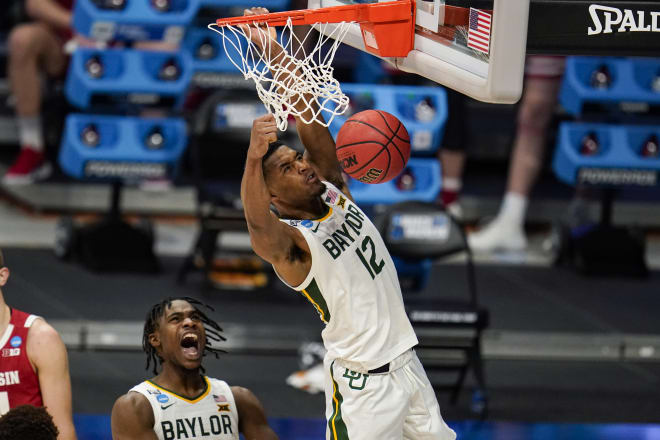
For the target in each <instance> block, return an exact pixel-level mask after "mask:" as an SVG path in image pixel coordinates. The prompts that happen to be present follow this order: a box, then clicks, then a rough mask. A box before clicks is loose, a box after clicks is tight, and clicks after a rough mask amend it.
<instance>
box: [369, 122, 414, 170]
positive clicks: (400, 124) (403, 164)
mask: <svg viewBox="0 0 660 440" xmlns="http://www.w3.org/2000/svg"><path fill="white" fill-rule="evenodd" d="M376 113H378V115H380V117H381V118H382V119H383V122H384V123H385V125H386V126H387V128H388V129H389V130H390V131H391V132H392V135H394V136H396V137H397V138H398V139H399V140H401V141H403V139H402V138H401V137H399V136H398V133H399V130H400V129H401V126H402V125H403V123H402V122H401V121H400V120H398V119H397V122H398V123H399V125H398V126H397V127H396V130H392V127H390V123H389V122H388V120H387V118H386V117H385V115H384V114H383V112H381V111H380V110H376ZM404 128H405V127H404ZM390 142H391V141H390ZM406 142H409V141H406ZM391 143H392V146H394V148H396V151H397V152H398V153H399V156H401V165H402V166H404V167H405V165H406V159H405V157H404V155H403V153H402V152H401V150H400V149H399V146H398V145H397V144H396V142H391ZM390 159H391V156H390ZM388 171H389V163H388ZM385 175H387V172H386V173H385Z"/></svg>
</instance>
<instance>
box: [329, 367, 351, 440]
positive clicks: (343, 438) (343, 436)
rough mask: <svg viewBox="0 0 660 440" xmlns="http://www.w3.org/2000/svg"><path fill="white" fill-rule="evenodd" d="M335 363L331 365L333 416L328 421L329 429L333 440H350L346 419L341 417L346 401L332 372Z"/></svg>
mask: <svg viewBox="0 0 660 440" xmlns="http://www.w3.org/2000/svg"><path fill="white" fill-rule="evenodd" d="M334 365H335V362H334V361H332V364H331V365H330V378H331V379H332V390H333V393H332V416H330V418H329V419H328V429H329V430H330V434H331V436H330V438H331V440H349V439H348V430H347V429H346V424H345V423H344V419H342V417H341V404H342V402H343V401H344V398H343V397H342V395H341V393H340V392H339V385H338V384H337V382H336V381H335V375H334V373H333V371H332V367H334Z"/></svg>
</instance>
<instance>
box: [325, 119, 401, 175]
mask: <svg viewBox="0 0 660 440" xmlns="http://www.w3.org/2000/svg"><path fill="white" fill-rule="evenodd" d="M409 158H410V136H408V130H406V127H404V126H403V123H401V121H399V120H398V119H397V118H396V116H394V115H391V114H389V113H387V112H384V111H382V110H365V111H362V112H360V113H356V114H354V115H353V116H351V117H350V118H349V119H348V121H346V122H345V123H344V125H343V126H342V127H341V129H340V130H339V134H337V159H339V163H340V164H341V167H342V169H343V170H344V172H345V173H346V174H348V175H349V176H351V177H352V178H354V179H357V180H359V181H360V182H363V183H383V182H387V181H388V180H392V179H393V178H395V177H396V176H397V175H398V174H399V173H400V172H401V171H402V170H403V168H404V167H405V166H406V163H407V162H408V159H409Z"/></svg>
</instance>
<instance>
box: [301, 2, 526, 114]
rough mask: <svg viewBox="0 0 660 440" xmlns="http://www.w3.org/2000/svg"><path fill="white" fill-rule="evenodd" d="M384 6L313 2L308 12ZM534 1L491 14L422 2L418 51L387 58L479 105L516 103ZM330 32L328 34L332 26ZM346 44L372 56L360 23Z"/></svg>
mask: <svg viewBox="0 0 660 440" xmlns="http://www.w3.org/2000/svg"><path fill="white" fill-rule="evenodd" d="M384 1H388V0H308V7H309V8H310V9H316V8H322V7H329V6H340V5H344V4H351V3H379V2H384ZM529 2H530V0H493V2H492V3H493V6H492V10H483V9H482V10H479V9H471V8H469V7H457V6H450V5H447V4H446V2H445V0H417V5H416V8H417V12H416V21H415V39H414V49H413V50H412V51H411V52H410V53H409V54H408V56H406V57H405V58H383V59H385V60H386V61H387V62H389V63H390V64H392V65H393V66H394V67H396V68H398V69H400V70H403V71H405V72H411V73H416V74H419V75H421V76H424V77H426V78H428V79H430V80H432V81H435V82H438V83H440V84H442V85H444V86H447V87H449V88H452V89H454V90H456V91H458V92H461V93H463V94H465V95H468V96H470V97H472V98H475V99H478V100H480V101H484V102H492V103H514V102H516V101H517V100H518V99H519V98H520V94H521V92H522V83H523V73H524V67H525V49H526V41H527V20H528V12H529ZM462 3H468V4H469V2H467V1H463V2H462ZM480 4H483V2H480ZM325 29H326V35H327V34H328V31H327V30H328V29H330V30H331V29H332V26H328V27H326V28H325ZM488 31H490V35H488ZM343 43H345V44H348V45H350V46H353V47H355V48H357V49H360V50H363V51H365V52H366V51H367V50H366V49H365V44H364V40H363V36H362V33H361V31H360V27H359V25H357V24H352V25H351V28H350V30H349V32H348V35H346V37H345V38H344V40H343Z"/></svg>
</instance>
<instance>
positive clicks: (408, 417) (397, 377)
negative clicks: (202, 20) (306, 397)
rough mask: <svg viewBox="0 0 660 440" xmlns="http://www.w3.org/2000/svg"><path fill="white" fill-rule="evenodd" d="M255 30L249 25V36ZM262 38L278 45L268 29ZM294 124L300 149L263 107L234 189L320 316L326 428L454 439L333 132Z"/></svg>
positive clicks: (268, 251) (256, 240) (288, 279)
mask: <svg viewBox="0 0 660 440" xmlns="http://www.w3.org/2000/svg"><path fill="white" fill-rule="evenodd" d="M266 12H267V11H266V10H265V9H264V8H252V9H250V10H247V11H246V15H253V14H259V13H266ZM260 32H261V33H262V34H261V35H259V33H260ZM263 34H264V31H263V30H261V29H259V28H254V29H252V34H251V35H252V41H253V42H255V44H257V45H259V44H260V41H261V40H262V39H264V35H263ZM269 38H271V39H272V38H273V35H272V34H270V36H269ZM270 47H272V50H275V51H283V49H282V48H281V46H279V45H278V44H277V43H276V41H275V40H274V39H273V40H272V45H270ZM280 55H281V59H285V58H286V56H287V55H286V54H277V53H275V54H274V56H272V58H275V59H276V58H278V57H279V56H280ZM297 98H299V97H293V98H292V100H295V102H297V103H301V102H302V101H304V100H303V99H297ZM300 110H301V111H304V109H303V108H302V105H301V108H300ZM304 116H305V117H306V119H307V120H311V119H312V118H311V114H309V113H308V114H306V115H304ZM296 128H297V130H298V135H299V136H300V139H301V141H302V143H303V145H304V146H305V150H306V151H305V155H304V156H303V155H302V154H300V153H298V152H296V151H294V150H293V149H291V148H289V147H287V146H285V145H282V144H281V143H280V142H277V127H276V124H275V120H274V118H273V116H271V115H266V116H263V117H260V118H258V119H256V120H255V121H254V123H253V125H252V134H251V138H250V146H249V148H248V153H247V162H246V166H245V172H244V175H243V181H242V185H241V198H242V201H243V206H244V210H245V216H246V219H247V223H248V228H249V232H250V238H251V241H252V246H253V248H254V251H255V252H256V253H257V254H258V255H260V256H261V257H262V258H264V259H265V260H267V261H269V262H270V263H271V264H272V265H273V267H274V269H275V271H276V273H277V274H278V275H279V277H280V278H281V279H282V281H284V282H285V283H286V284H288V285H289V286H290V287H291V288H293V289H295V290H297V291H299V292H301V293H302V294H303V295H304V296H305V297H306V298H307V299H308V300H309V301H310V302H311V303H312V304H313V305H314V307H315V308H316V310H317V311H318V313H319V315H320V317H321V319H322V320H323V322H324V323H325V329H324V330H323V332H322V337H323V342H324V344H325V347H326V349H327V355H326V358H325V367H326V372H327V374H326V386H325V395H326V417H327V420H328V428H327V430H326V437H327V438H329V439H333V440H339V439H351V440H354V439H365V440H366V439H369V440H373V439H379V440H385V439H392V440H395V439H397V440H398V439H402V438H404V439H434V440H445V439H454V438H455V437H456V434H455V433H454V431H452V430H451V429H450V428H449V427H448V426H447V425H446V424H445V422H444V420H443V419H442V416H441V415H440V407H439V405H438V402H437V400H436V397H435V393H434V391H433V388H432V387H431V384H430V383H429V380H428V378H427V377H426V373H425V372H424V369H423V367H422V365H421V363H420V362H419V360H418V358H417V356H416V354H415V352H414V351H413V350H412V347H414V346H415V345H416V344H417V337H416V336H415V333H414V331H413V328H412V326H411V324H410V322H409V321H408V317H407V316H406V313H405V310H404V305H403V298H402V296H401V289H400V287H399V281H398V277H397V273H396V269H395V267H394V263H393V262H392V259H391V257H390V255H389V253H388V251H387V248H386V247H385V244H384V243H383V240H382V238H381V236H380V234H379V232H378V230H377V229H376V227H375V226H374V225H373V224H372V223H371V221H370V220H369V219H368V218H367V216H366V215H365V214H364V213H363V212H362V210H360V208H358V206H357V205H356V204H355V202H354V201H353V198H352V197H351V194H350V192H349V190H348V187H347V186H346V184H345V183H344V181H343V178H342V175H341V170H340V167H339V162H338V160H337V157H336V153H335V143H334V140H333V139H332V137H331V135H330V133H329V131H328V129H327V128H325V127H323V126H322V125H320V124H318V123H312V124H309V125H308V124H304V123H303V122H301V121H300V120H296ZM271 204H272V205H274V206H275V208H276V209H277V211H278V213H279V218H278V217H277V216H276V215H275V214H273V213H272V212H271V211H270V205H271Z"/></svg>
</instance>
